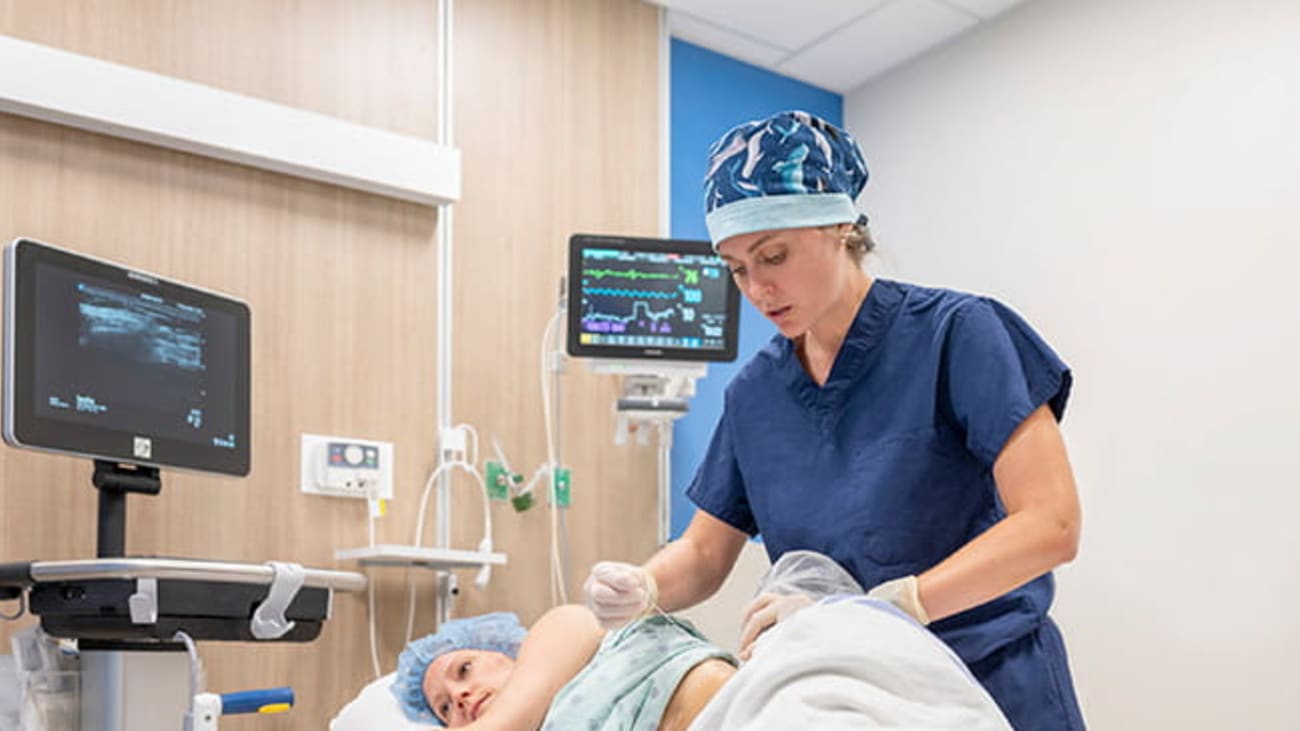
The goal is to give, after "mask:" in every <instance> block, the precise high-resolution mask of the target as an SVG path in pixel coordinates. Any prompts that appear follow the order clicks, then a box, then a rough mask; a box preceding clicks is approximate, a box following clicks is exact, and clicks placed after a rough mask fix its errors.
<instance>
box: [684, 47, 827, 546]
mask: <svg viewBox="0 0 1300 731" xmlns="http://www.w3.org/2000/svg"><path fill="white" fill-rule="evenodd" d="M671 65H672V70H671V80H670V88H671V92H670V93H671V102H670V103H671V120H670V125H671V129H670V132H669V135H670V145H671V148H672V155H671V159H670V165H671V172H670V175H671V178H672V180H671V196H670V201H671V203H670V205H671V224H670V225H671V234H672V236H673V238H681V239H707V238H708V237H709V234H708V230H707V229H705V227H704V209H703V206H702V204H701V196H700V183H701V181H702V180H703V178H704V170H705V163H706V160H705V155H706V153H707V152H708V149H709V145H711V144H713V141H714V140H716V139H717V138H718V137H720V136H722V133H723V132H726V131H727V130H728V129H731V128H732V127H734V126H736V125H737V124H740V123H741V122H745V121H747V120H751V119H758V118H761V117H766V116H768V115H770V114H772V113H774V112H779V111H782V110H786V109H803V110H805V111H809V112H812V113H813V114H816V115H818V116H820V117H823V118H825V119H827V120H829V121H831V122H833V123H835V124H837V125H842V124H843V116H844V98H843V97H841V96H840V95H839V94H835V93H832V92H829V91H826V90H824V89H819V88H817V87H815V86H810V85H808V84H805V83H803V82H801V81H796V80H794V79H791V78H789V77H786V76H781V75H779V74H775V73H772V72H771V71H767V70H765V69H760V68H758V67H756V66H750V65H749V64H746V63H742V62H740V61H737V60H735V59H733V58H729V57H727V56H723V55H720V54H717V53H714V52H713V51H709V50H706V49H704V48H700V47H699V46H695V45H692V44H690V43H686V42H685V41H679V40H676V39H673V41H672V55H671ZM742 300H743V298H742ZM774 334H776V328H775V327H773V326H772V324H771V323H770V322H768V321H767V320H766V319H765V318H764V317H763V316H762V315H761V314H759V313H758V312H757V311H756V310H754V308H753V307H751V306H750V305H749V303H748V302H746V303H744V305H743V306H742V312H741V318H740V356H739V357H738V358H737V359H736V362H735V363H713V364H710V365H709V376H708V378H705V379H704V380H702V381H700V383H699V384H698V391H697V393H696V395H695V398H694V399H692V400H691V410H690V413H689V414H687V415H686V416H685V417H684V418H682V419H681V420H679V421H678V422H677V423H676V425H675V427H674V429H673V451H672V486H673V493H672V535H673V537H674V538H676V537H677V536H680V535H681V533H682V531H683V530H684V529H685V528H686V525H687V523H689V522H690V519H691V515H692V514H693V513H694V512H695V506H694V505H692V504H691V501H690V500H689V499H688V498H687V497H686V495H685V491H686V488H687V486H688V485H690V482H691V478H693V477H694V476H695V470H696V468H697V467H698V466H699V463H700V460H701V459H702V458H703V457H704V452H705V449H706V448H707V447H708V445H709V439H710V437H712V435H713V428H714V426H715V425H716V424H717V423H718V417H719V416H720V415H721V414H722V393H723V390H724V389H725V388H726V385H727V383H728V382H729V381H730V380H731V377H732V376H733V375H735V373H736V371H737V370H739V369H740V366H741V365H743V364H744V363H745V361H747V360H749V358H750V356H752V355H753V354H754V353H755V352H757V351H758V350H759V349H761V348H762V347H763V345H764V344H766V343H767V341H768V340H769V339H771V337H772V336H773V335H774Z"/></svg>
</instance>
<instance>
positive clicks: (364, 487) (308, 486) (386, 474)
mask: <svg viewBox="0 0 1300 731" xmlns="http://www.w3.org/2000/svg"><path fill="white" fill-rule="evenodd" d="M301 475H302V491H303V492H304V493H307V494H310V495H329V496H333V497H351V498H361V499H367V498H371V499H378V500H392V499H393V444H392V442H375V441H369V440H365V439H356V438H353V437H332V436H323V435H320V434H303V435H302V470H301Z"/></svg>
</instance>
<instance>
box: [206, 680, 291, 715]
mask: <svg viewBox="0 0 1300 731" xmlns="http://www.w3.org/2000/svg"><path fill="white" fill-rule="evenodd" d="M292 707H293V688H290V687H288V686H285V687H283V688H263V689H262V690H241V691H239V692H238V693H222V694H221V715H223V716H229V715H232V714H235V713H282V712H284V711H287V710H289V709H290V708H292Z"/></svg>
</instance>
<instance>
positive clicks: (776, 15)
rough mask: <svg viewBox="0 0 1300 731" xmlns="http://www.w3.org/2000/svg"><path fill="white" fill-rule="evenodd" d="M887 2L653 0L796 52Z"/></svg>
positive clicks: (872, 0)
mask: <svg viewBox="0 0 1300 731" xmlns="http://www.w3.org/2000/svg"><path fill="white" fill-rule="evenodd" d="M887 1H888V0H815V2H810V1H807V0H805V1H803V2H791V1H790V0H783V1H782V0H654V2H655V3H656V4H658V5H663V6H665V7H668V8H670V9H672V10H674V11H678V12H680V13H684V14H686V15H690V16H693V17H694V18H696V19H698V20H701V21H704V22H707V23H712V24H713V25H715V26H719V27H721V28H723V29H726V30H730V31H732V32H733V33H735V34H737V35H742V36H748V37H749V38H750V39H752V40H754V41H761V42H764V43H767V44H770V45H773V46H777V47H779V48H784V49H786V50H787V51H796V50H799V49H801V48H803V47H804V46H806V45H808V44H809V43H811V42H813V41H816V40H817V39H819V38H821V37H822V36H824V35H826V34H828V33H832V32H834V31H835V29H836V28H839V27H841V26H843V25H844V24H846V23H851V22H852V21H854V20H855V19H857V18H860V17H862V16H863V15H864V14H866V13H869V12H871V11H872V10H875V9H876V8H877V7H879V6H880V5H882V4H884V3H885V2H887Z"/></svg>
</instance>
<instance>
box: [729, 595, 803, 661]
mask: <svg viewBox="0 0 1300 731" xmlns="http://www.w3.org/2000/svg"><path fill="white" fill-rule="evenodd" d="M812 603H813V599H812V597H809V596H805V595H803V594H759V595H758V596H756V597H754V600H753V601H752V602H750V603H749V606H747V607H745V616H744V619H742V620H741V623H742V625H743V629H741V631H740V659H741V660H744V661H746V662H747V661H748V660H749V658H750V657H752V656H753V654H754V642H755V641H756V640H758V636H759V635H761V634H763V633H764V632H766V631H767V630H769V629H771V628H772V626H773V625H775V624H776V623H777V622H782V621H784V620H786V619H787V618H789V616H790V615H791V614H794V613H795V612H797V611H799V610H800V609H803V608H804V607H806V606H808V605H810V604H812Z"/></svg>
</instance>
